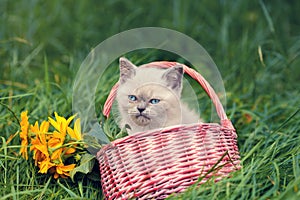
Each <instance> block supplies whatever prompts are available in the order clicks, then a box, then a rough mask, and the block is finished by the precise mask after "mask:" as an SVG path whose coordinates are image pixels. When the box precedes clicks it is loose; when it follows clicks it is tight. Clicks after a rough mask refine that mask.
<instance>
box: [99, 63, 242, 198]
mask: <svg viewBox="0 0 300 200" xmlns="http://www.w3.org/2000/svg"><path fill="white" fill-rule="evenodd" d="M176 64H177V63H173V62H154V63H150V64H147V65H146V66H144V67H153V66H155V67H157V66H158V67H172V66H174V65H176ZM184 70H185V72H186V73H188V74H189V75H190V76H192V77H193V78H194V79H195V80H197V81H198V82H199V83H200V85H201V86H202V87H203V88H204V90H205V91H206V92H207V93H208V95H209V97H210V98H211V99H212V101H213V103H214V105H215V107H216V110H217V113H218V116H219V117H220V119H221V123H220V124H217V123H197V124H189V125H177V126H172V127H167V128H164V129H160V130H151V131H147V132H141V133H136V134H133V135H130V136H127V137H125V138H121V139H118V140H115V141H113V142H112V143H111V144H109V145H106V146H104V147H103V148H102V149H101V150H100V151H99V152H98V154H97V159H98V161H99V166H100V174H101V184H102V189H103V193H104V195H105V197H106V199H129V198H139V199H164V198H166V197H167V196H168V195H170V194H172V193H179V192H182V191H184V190H185V189H186V188H187V187H189V186H190V185H192V184H194V183H195V182H197V180H198V179H199V177H203V178H202V179H201V182H200V184H201V183H203V182H205V181H206V180H207V179H208V178H210V177H212V176H214V177H216V180H219V179H221V178H222V177H224V176H228V174H229V173H230V172H232V171H235V170H237V169H239V168H240V165H239V164H240V157H239V152H238V147H237V140H236V138H237V135H236V131H235V129H234V128H233V126H232V124H231V122H230V120H228V119H227V116H226V114H225V112H224V109H223V107H222V105H221V103H220V101H219V99H218V97H217V95H216V94H215V92H214V91H213V89H212V88H211V87H210V85H209V84H208V83H207V82H206V81H205V80H204V78H203V77H202V76H201V75H200V74H198V73H197V72H195V71H193V70H192V69H190V68H188V67H186V66H184ZM117 87H118V84H116V85H115V86H114V87H113V89H112V91H111V93H110V95H109V97H108V99H107V101H106V104H105V106H104V107H105V109H104V111H103V112H104V114H105V115H106V116H108V115H109V112H110V109H111V105H112V101H113V99H114V97H115V95H116V90H117ZM213 167H214V168H215V170H213V171H210V170H211V169H212V168H213Z"/></svg>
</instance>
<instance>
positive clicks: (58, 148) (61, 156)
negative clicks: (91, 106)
mask: <svg viewBox="0 0 300 200" xmlns="http://www.w3.org/2000/svg"><path fill="white" fill-rule="evenodd" d="M74 118H75V115H73V116H71V117H69V118H68V119H66V118H64V117H62V116H59V115H58V114H57V113H56V112H55V119H53V118H51V117H48V121H42V122H41V123H40V124H39V123H38V122H35V124H34V125H32V124H30V123H29V121H28V111H23V112H22V113H21V121H20V127H21V131H20V133H19V135H20V139H21V147H20V154H21V155H22V157H23V158H25V159H26V160H28V158H29V156H31V157H32V159H33V160H34V163H35V165H36V166H37V167H38V168H39V173H43V174H46V173H50V174H53V176H54V178H55V179H57V178H59V177H62V178H67V177H70V176H71V178H72V179H73V177H74V175H75V173H76V172H82V173H88V172H90V171H91V170H92V167H93V164H94V163H93V162H91V161H93V160H94V156H92V155H90V154H88V153H87V150H86V148H85V147H86V144H85V143H84V141H83V138H82V133H81V127H80V119H79V118H78V119H76V120H75V122H74V127H73V128H72V127H71V125H70V124H71V121H72V120H73V119H74Z"/></svg>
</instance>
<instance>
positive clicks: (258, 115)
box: [0, 0, 300, 199]
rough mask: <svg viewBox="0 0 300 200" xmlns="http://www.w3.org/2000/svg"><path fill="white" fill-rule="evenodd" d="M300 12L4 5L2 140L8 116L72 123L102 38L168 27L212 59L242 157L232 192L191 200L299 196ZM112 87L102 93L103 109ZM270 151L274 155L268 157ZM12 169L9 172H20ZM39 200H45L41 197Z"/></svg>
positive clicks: (142, 4)
mask: <svg viewBox="0 0 300 200" xmlns="http://www.w3.org/2000/svg"><path fill="white" fill-rule="evenodd" d="M299 9H300V1H298V0H289V1H281V0H274V1H262V0H261V1H251V0H216V1H214V0H201V1H189V0H165V1H152V0H151V1H150V0H145V1H120V0H111V1H108V0H105V1H96V0H86V1H79V0H76V1H75V0H74V1H71V0H63V1H61V0H52V1H43V0H27V1H21V0H18V1H11V0H0V16H1V17H0V103H1V105H0V115H1V116H0V132H1V133H0V136H2V137H3V138H8V137H9V136H10V135H11V134H13V133H15V132H16V131H17V130H18V128H19V125H18V123H17V122H16V120H15V118H14V116H13V114H12V112H13V113H15V115H17V116H19V114H20V112H21V111H23V110H26V109H28V110H29V111H30V113H31V117H32V118H33V119H35V120H38V119H40V118H46V117H47V116H48V115H51V114H52V113H53V112H54V111H58V112H60V113H61V114H63V115H70V114H71V111H72V86H73V85H72V84H73V81H74V76H75V75H76V72H77V70H78V68H79V66H80V64H81V63H82V61H83V60H84V58H85V57H86V56H87V55H88V53H89V52H90V51H91V50H92V49H93V48H94V47H96V46H97V45H98V44H99V43H100V42H102V41H103V40H105V39H107V38H109V37H110V36H113V35H115V34H117V33H120V32H122V31H125V30H128V29H132V28H137V27H146V26H154V27H165V28H169V29H173V30H176V31H179V32H182V33H184V34H186V35H188V36H190V37H192V38H193V39H195V40H196V41H197V42H199V43H200V44H201V45H202V46H203V47H204V48H205V49H206V50H207V52H208V53H209V54H210V55H211V57H212V58H213V60H214V61H215V63H216V65H217V66H218V68H219V70H220V72H221V75H222V77H223V80H224V84H225V89H226V92H227V99H228V103H227V108H228V110H227V113H228V115H229V116H230V118H231V119H232V121H233V123H234V124H235V126H236V128H237V131H238V134H239V138H238V141H239V148H240V151H241V156H242V158H243V157H244V158H245V159H244V160H243V162H244V166H245V167H244V169H245V171H243V172H241V174H238V176H237V177H238V178H237V181H236V182H235V184H233V185H234V187H235V188H236V189H235V190H234V189H232V190H230V192H229V193H228V191H227V190H228V188H227V189H226V187H227V186H226V187H225V186H222V185H217V186H215V188H214V191H219V193H215V195H213V194H208V192H207V191H212V190H209V189H207V187H208V188H211V185H210V186H207V187H206V190H205V187H204V189H203V190H201V191H200V192H198V193H196V197H195V198H196V199H197V198H198V197H199V198H200V197H201V198H203V199H205V198H207V199H212V198H215V199H218V198H227V199H229V198H233V199H234V198H242V199H251V198H252V199H258V198H262V199H265V198H272V197H278V198H279V197H280V198H284V197H286V196H285V195H290V196H289V197H291V196H292V197H295V198H296V196H294V195H296V194H298V195H299V191H298V187H299V186H300V180H299V177H300V170H299V168H300V167H299V160H300V153H299V147H298V146H299V142H300V139H299V136H298V135H299V133H300V130H299V127H300V122H299V121H300V117H299V112H298V111H299V105H300V87H299V80H300V59H299V58H300V57H299V56H300V12H299ZM116 48H118V47H116ZM156 56H157V55H156ZM155 58H156V57H155V55H154V56H152V57H151V59H155ZM166 59H167V58H166ZM110 75H112V74H109V75H108V77H107V79H108V80H110ZM117 75H118V74H117V73H114V78H113V79H112V80H113V81H114V80H116V78H117ZM113 81H111V82H108V83H107V85H106V86H105V87H103V88H102V90H101V92H103V95H100V97H99V98H100V99H99V102H103V100H104V99H105V97H106V95H107V93H108V91H109V89H110V86H111V85H112V84H113ZM10 111H12V112H10ZM261 141H262V142H261ZM17 143H18V140H17V139H14V140H13V144H17ZM0 144H1V145H2V146H3V145H4V144H5V142H3V141H2V142H0ZM258 144H259V146H257V145H258ZM275 144H276V145H275ZM272 145H273V146H272ZM270 146H272V148H273V151H272V152H273V153H270V152H269V150H270V149H269V147H270ZM3 151H4V150H3V148H2V149H1V152H0V153H1V155H3V156H2V157H5V156H7V155H13V154H14V153H13V149H9V151H8V152H9V153H8V154H7V152H6V154H4V153H3ZM267 152H269V153H270V154H271V155H272V156H269V157H265V156H264V155H267ZM6 159H7V158H6ZM6 161H7V160H6ZM10 161H11V162H10V163H11V164H7V163H6V165H5V166H6V167H8V166H11V167H12V168H13V166H15V165H16V163H18V164H20V166H23V167H24V166H25V164H24V163H22V162H21V161H16V160H14V159H12V160H10ZM3 162H4V161H3V160H2V161H1V162H0V166H1V168H0V174H1V170H3V169H4V167H3V166H4V165H3ZM273 163H277V164H276V165H273ZM253 166H255V168H254V167H253ZM274 166H275V167H274ZM250 171H251V172H250ZM273 176H274V177H275V178H274V177H273ZM6 178H7V177H6ZM15 178H16V177H15V176H13V175H12V174H11V179H10V181H8V183H9V184H11V185H12V186H14V184H13V183H14V181H13V180H14V179H15ZM19 178H20V177H19ZM1 179H2V178H1ZM21 179H22V178H21ZM23 179H24V180H23ZM23 179H22V180H20V184H21V185H22V184H23V185H25V186H24V188H27V190H29V192H28V194H27V195H28V196H29V197H32V195H34V192H33V193H31V192H30V187H27V185H26V184H25V182H26V181H25V178H23ZM3 180H4V179H3ZM22 181H23V182H22ZM5 183H6V184H8V183H7V181H6V179H5ZM6 184H4V183H3V185H6ZM84 184H87V185H88V187H87V188H88V189H86V190H89V189H91V188H92V189H91V191H94V190H95V191H97V188H98V186H96V187H94V185H93V184H92V185H89V184H88V183H86V182H84ZM231 184H232V183H231ZM3 185H2V186H1V187H3ZM37 185H38V184H37ZM96 185H97V184H96ZM34 187H38V186H34ZM34 187H33V188H34ZM49 187H50V186H49ZM52 187H56V186H52ZM10 188H11V187H8V188H7V189H5V187H3V189H2V193H3V194H12V193H13V191H12V190H10ZM50 188H51V187H50ZM69 188H72V187H71V186H70V187H69ZM251 188H256V189H251ZM31 189H32V188H31ZM52 189H53V188H52ZM59 191H60V190H57V193H58V194H57V196H54V197H53V199H55V198H58V199H59V198H60V197H64V195H65V194H64V193H63V191H64V189H61V193H60V192H59ZM205 191H206V192H205ZM232 191H233V192H232ZM73 192H75V193H76V192H78V195H79V196H80V194H82V193H81V192H80V191H78V190H77V189H74V191H73ZM231 192H232V193H231ZM200 193H201V194H200ZM0 194H1V192H0ZM76 194H77V193H76ZM90 194H94V193H93V192H90ZM233 194H234V195H233ZM189 195H191V194H189ZM201 195H202V196H201ZM212 195H213V196H212ZM218 195H220V196H218ZM0 196H1V195H0ZM28 196H26V195H24V196H23V197H24V198H27V197H28ZM45 196H46V197H48V198H50V197H51V195H50V194H49V193H47V192H46V193H45ZM71 196H72V195H71ZM81 197H82V195H81ZM85 197H87V198H88V197H89V198H91V197H90V196H88V195H86V196H85ZM298 197H299V196H298ZM186 198H187V197H186ZM190 199H192V198H190Z"/></svg>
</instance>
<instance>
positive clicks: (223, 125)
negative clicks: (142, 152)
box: [97, 119, 237, 154]
mask: <svg viewBox="0 0 300 200" xmlns="http://www.w3.org/2000/svg"><path fill="white" fill-rule="evenodd" d="M203 126H216V127H219V128H221V129H223V130H224V129H225V130H229V131H233V132H234V135H233V137H234V138H237V134H236V129H235V128H234V127H233V126H232V123H231V121H230V120H228V119H227V123H221V124H219V123H215V122H197V123H192V124H179V125H173V126H168V127H163V128H157V129H151V130H147V131H140V132H136V133H133V134H131V135H128V136H125V137H122V138H118V139H116V140H113V141H111V142H110V143H109V144H106V145H104V146H103V147H102V148H101V149H100V151H99V152H98V153H97V154H99V153H100V152H102V151H105V149H106V148H108V147H109V146H111V145H112V146H115V145H117V144H121V143H123V142H126V141H127V140H129V139H131V138H144V137H148V136H149V135H152V134H155V133H157V132H159V133H160V134H165V133H168V134H172V130H174V129H182V128H192V127H203ZM105 147H106V148H105Z"/></svg>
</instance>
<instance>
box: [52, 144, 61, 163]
mask: <svg viewBox="0 0 300 200" xmlns="http://www.w3.org/2000/svg"><path fill="white" fill-rule="evenodd" d="M62 151H63V149H62V148H58V149H56V150H55V151H54V152H53V153H52V154H51V160H52V161H54V162H57V160H58V161H59V163H62V162H63V161H62V158H61V154H62Z"/></svg>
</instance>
